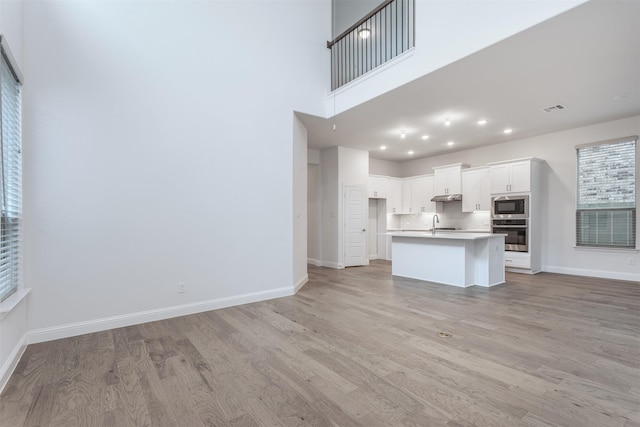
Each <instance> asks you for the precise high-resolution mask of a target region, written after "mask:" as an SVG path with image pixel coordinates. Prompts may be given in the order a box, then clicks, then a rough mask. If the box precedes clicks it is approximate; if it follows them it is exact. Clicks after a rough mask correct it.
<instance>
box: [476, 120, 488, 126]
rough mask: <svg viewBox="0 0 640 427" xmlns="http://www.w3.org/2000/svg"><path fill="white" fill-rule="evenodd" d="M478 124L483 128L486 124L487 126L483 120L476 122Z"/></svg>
mask: <svg viewBox="0 0 640 427" xmlns="http://www.w3.org/2000/svg"><path fill="white" fill-rule="evenodd" d="M478 124H479V125H480V126H484V125H486V124H487V121H486V120H485V119H482V120H478Z"/></svg>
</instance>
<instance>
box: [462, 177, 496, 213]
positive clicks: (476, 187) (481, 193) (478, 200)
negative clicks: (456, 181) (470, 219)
mask: <svg viewBox="0 0 640 427" xmlns="http://www.w3.org/2000/svg"><path fill="white" fill-rule="evenodd" d="M489 178H490V175H489V168H481V169H472V170H465V171H462V212H475V211H488V210H490V209H491V192H490V188H489V186H490V179H489Z"/></svg>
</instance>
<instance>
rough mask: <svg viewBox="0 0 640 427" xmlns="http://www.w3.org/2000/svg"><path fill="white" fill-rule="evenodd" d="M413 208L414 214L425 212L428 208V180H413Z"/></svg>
mask: <svg viewBox="0 0 640 427" xmlns="http://www.w3.org/2000/svg"><path fill="white" fill-rule="evenodd" d="M411 208H412V209H413V212H414V213H422V212H425V209H426V208H427V179H426V178H413V179H412V180H411Z"/></svg>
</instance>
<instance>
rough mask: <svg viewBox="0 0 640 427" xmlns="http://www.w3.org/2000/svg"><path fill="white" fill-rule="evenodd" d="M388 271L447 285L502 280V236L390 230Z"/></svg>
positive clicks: (484, 284)
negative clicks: (389, 266)
mask: <svg viewBox="0 0 640 427" xmlns="http://www.w3.org/2000/svg"><path fill="white" fill-rule="evenodd" d="M388 234H389V235H390V236H391V246H392V249H391V251H392V253H393V261H392V262H391V274H392V275H394V276H402V277H409V278H412V279H419V280H426V281H429V282H437V283H443V284H446V285H453V286H460V287H468V286H474V285H476V286H484V287H489V286H494V285H499V284H501V283H504V237H505V236H504V235H503V234H491V233H447V232H437V233H436V234H435V235H433V234H432V233H431V232H430V231H428V232H417V231H414V232H406V231H400V232H391V233H388Z"/></svg>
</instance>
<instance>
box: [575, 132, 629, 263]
mask: <svg viewBox="0 0 640 427" xmlns="http://www.w3.org/2000/svg"><path fill="white" fill-rule="evenodd" d="M622 143H633V144H634V159H633V164H634V169H633V171H634V175H633V181H634V184H633V190H634V194H633V195H634V201H633V207H629V206H626V207H594V208H580V207H579V206H580V150H581V149H584V148H590V147H596V146H604V145H615V144H622ZM575 150H576V157H575V158H576V167H575V179H576V187H575V199H574V201H575V216H574V221H575V227H574V232H575V239H574V242H575V246H574V247H575V248H577V249H604V250H613V251H629V250H637V248H638V227H637V215H638V210H637V207H638V179H637V173H638V136H637V135H632V136H627V137H624V138H616V139H611V140H606V141H598V142H593V143H589V144H582V145H577V146H576V147H575ZM589 211H591V212H597V213H600V212H603V213H604V212H609V213H610V214H611V215H613V213H622V212H625V211H627V212H632V215H633V217H632V218H631V223H632V226H633V231H632V233H631V234H630V235H631V237H632V239H633V245H632V246H631V245H618V244H595V243H593V242H588V243H583V242H580V241H579V237H580V235H581V232H580V230H579V227H580V221H579V216H580V215H581V213H582V212H589ZM609 220H610V219H609Z"/></svg>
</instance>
